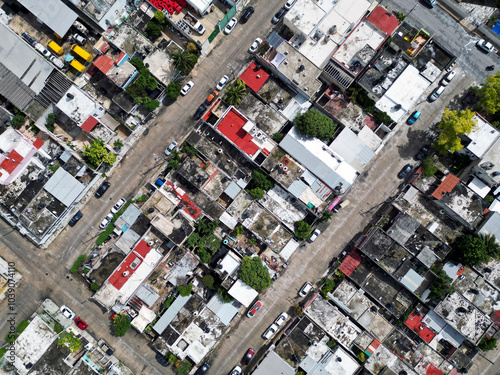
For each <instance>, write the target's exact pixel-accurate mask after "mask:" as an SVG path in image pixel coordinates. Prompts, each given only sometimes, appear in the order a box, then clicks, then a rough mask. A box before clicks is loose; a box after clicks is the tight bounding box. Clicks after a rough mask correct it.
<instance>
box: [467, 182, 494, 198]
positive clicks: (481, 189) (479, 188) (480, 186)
mask: <svg viewBox="0 0 500 375" xmlns="http://www.w3.org/2000/svg"><path fill="white" fill-rule="evenodd" d="M467 186H469V188H470V189H471V190H472V191H473V192H475V193H477V195H479V196H480V197H481V198H484V197H486V196H487V195H488V193H489V192H490V190H491V188H490V187H489V186H488V185H486V184H485V183H484V182H483V181H481V180H480V179H479V178H477V177H474V178H473V179H472V181H471V182H469V185H467Z"/></svg>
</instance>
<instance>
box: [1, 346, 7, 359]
mask: <svg viewBox="0 0 500 375" xmlns="http://www.w3.org/2000/svg"><path fill="white" fill-rule="evenodd" d="M5 353H7V348H2V349H0V358H2V357H3V356H4V355H5Z"/></svg>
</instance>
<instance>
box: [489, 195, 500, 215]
mask: <svg viewBox="0 0 500 375" xmlns="http://www.w3.org/2000/svg"><path fill="white" fill-rule="evenodd" d="M488 210H490V211H495V212H500V200H499V199H498V197H497V198H496V199H495V200H494V201H493V202H492V203H491V204H490V206H489V207H488Z"/></svg>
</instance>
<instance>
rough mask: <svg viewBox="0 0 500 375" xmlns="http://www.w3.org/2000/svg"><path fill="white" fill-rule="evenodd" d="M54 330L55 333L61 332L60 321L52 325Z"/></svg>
mask: <svg viewBox="0 0 500 375" xmlns="http://www.w3.org/2000/svg"><path fill="white" fill-rule="evenodd" d="M54 331H55V332H56V333H61V332H62V331H63V326H62V325H61V324H60V323H58V322H56V324H55V325H54Z"/></svg>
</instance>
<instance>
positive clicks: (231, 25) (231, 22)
mask: <svg viewBox="0 0 500 375" xmlns="http://www.w3.org/2000/svg"><path fill="white" fill-rule="evenodd" d="M237 23H238V20H237V19H236V18H234V17H233V18H231V19H230V20H229V22H228V23H227V25H226V27H225V28H224V34H226V35H229V34H231V31H233V29H234V27H235V26H236V24H237Z"/></svg>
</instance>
